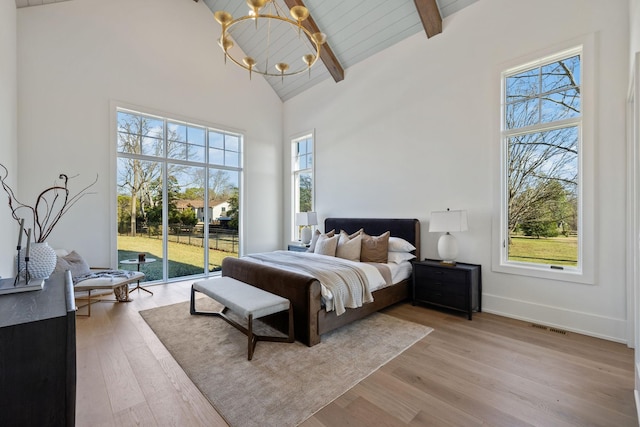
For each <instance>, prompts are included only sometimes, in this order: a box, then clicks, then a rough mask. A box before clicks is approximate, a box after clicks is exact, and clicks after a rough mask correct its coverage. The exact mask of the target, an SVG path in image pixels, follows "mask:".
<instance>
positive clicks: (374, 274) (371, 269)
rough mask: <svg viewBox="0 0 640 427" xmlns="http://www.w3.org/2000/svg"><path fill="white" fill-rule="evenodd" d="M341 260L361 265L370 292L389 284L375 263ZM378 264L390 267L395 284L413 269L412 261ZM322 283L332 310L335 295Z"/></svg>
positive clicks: (409, 274) (313, 255)
mask: <svg viewBox="0 0 640 427" xmlns="http://www.w3.org/2000/svg"><path fill="white" fill-rule="evenodd" d="M299 255H301V256H305V257H322V258H325V259H329V260H331V259H335V257H332V256H328V255H320V254H315V253H312V252H301V253H299ZM243 259H246V260H248V261H252V262H256V263H263V264H269V263H268V262H264V261H261V260H258V259H255V258H252V257H251V255H248V256H246V257H244V258H243ZM340 261H341V262H346V263H349V264H352V265H355V266H358V267H360V268H361V269H362V270H363V271H364V273H365V275H366V277H367V280H368V281H369V291H370V292H374V291H377V290H379V289H382V288H385V287H387V286H389V285H388V284H387V283H386V281H385V279H384V277H383V276H382V274H381V273H380V271H379V270H378V268H377V267H376V266H375V265H374V264H373V263H366V262H357V261H349V260H346V259H342V258H340ZM378 265H384V266H387V267H388V268H389V271H390V272H391V281H392V283H393V284H396V283H399V282H401V281H402V280H404V279H406V278H408V277H409V276H411V270H412V265H411V262H409V261H405V262H402V263H400V264H396V263H393V262H390V263H387V264H378ZM277 267H278V268H280V269H283V270H288V271H294V272H296V273H300V274H303V275H305V276H308V277H313V276H312V275H310V274H308V273H306V272H303V271H300V270H296V269H295V268H289V267H284V266H281V265H278V266H277ZM320 285H321V293H322V302H323V304H324V305H325V307H326V310H327V311H332V310H333V295H332V294H331V291H330V290H329V289H327V288H326V287H325V286H324V285H322V283H321V284H320Z"/></svg>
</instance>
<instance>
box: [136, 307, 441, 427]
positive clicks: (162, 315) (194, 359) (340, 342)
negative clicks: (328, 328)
mask: <svg viewBox="0 0 640 427" xmlns="http://www.w3.org/2000/svg"><path fill="white" fill-rule="evenodd" d="M197 305H198V310H202V309H211V310H217V309H219V308H220V306H219V305H217V303H215V302H214V301H213V300H211V299H209V298H202V299H199V300H198V302H197ZM205 305H209V307H206V306H205ZM140 314H141V315H142V317H143V318H144V319H145V320H146V322H147V323H148V324H149V326H150V327H151V329H152V330H153V331H154V332H155V334H156V335H157V336H158V338H159V339H160V341H162V343H163V344H164V345H165V347H166V348H167V349H168V350H169V352H170V353H171V355H172V356H173V357H174V358H175V359H176V361H177V362H178V363H179V364H180V366H181V367H182V369H184V371H185V372H186V374H187V375H188V376H189V378H191V380H192V381H193V382H194V384H195V385H196V386H197V387H198V388H199V389H200V391H202V393H203V394H204V395H205V396H206V397H207V398H208V399H209V401H210V402H211V404H212V405H213V406H214V407H215V408H216V410H217V411H218V412H219V413H220V415H222V416H223V417H224V419H225V420H226V421H227V423H229V425H230V426H233V427H235V426H242V427H245V426H296V425H298V424H300V423H301V422H303V421H304V420H305V419H307V418H308V417H310V416H311V415H313V414H314V413H315V412H317V411H318V410H320V409H322V408H323V407H324V406H326V405H327V404H328V403H330V402H332V401H333V400H334V399H336V398H337V397H339V396H340V395H342V394H343V393H344V392H346V391H347V390H349V389H350V388H351V387H353V386H354V385H356V384H357V383H358V382H360V381H361V380H362V379H364V378H365V377H367V376H368V375H369V374H371V373H372V372H374V371H375V370H377V369H378V368H379V367H380V366H382V365H384V364H385V363H387V362H388V361H390V360H391V359H393V358H394V357H396V356H397V355H399V354H400V353H402V352H403V351H404V350H405V349H407V348H408V347H410V346H411V345H413V344H414V343H416V342H417V341H419V340H420V339H422V338H423V337H425V336H426V335H427V334H429V333H430V332H431V331H432V329H431V328H429V327H426V326H422V325H418V324H416V323H411V322H407V321H404V320H401V319H397V318H395V317H392V316H388V315H385V314H381V313H374V314H372V315H370V316H368V317H366V318H364V319H362V320H360V321H357V322H355V323H352V324H350V325H347V326H344V327H342V328H340V329H338V330H336V331H333V332H330V333H328V334H325V335H323V336H322V342H321V343H320V344H318V345H316V346H313V347H307V346H305V345H304V344H301V343H299V342H295V343H293V344H289V343H274V342H263V341H260V342H258V344H257V346H256V350H255V353H254V356H253V360H251V361H248V360H247V338H246V336H245V335H243V334H242V333H240V332H239V331H238V330H236V329H235V328H233V327H232V326H231V325H229V324H227V323H226V322H224V321H223V320H222V319H220V318H215V317H207V316H191V315H190V314H189V303H188V302H184V303H178V304H173V305H169V306H165V307H158V308H154V309H151V310H144V311H141V312H140ZM263 327H264V326H263Z"/></svg>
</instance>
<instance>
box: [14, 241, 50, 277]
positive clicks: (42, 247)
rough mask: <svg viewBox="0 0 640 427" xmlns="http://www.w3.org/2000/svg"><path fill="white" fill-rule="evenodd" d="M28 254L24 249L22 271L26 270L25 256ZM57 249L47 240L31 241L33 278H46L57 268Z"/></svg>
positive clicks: (21, 256)
mask: <svg viewBox="0 0 640 427" xmlns="http://www.w3.org/2000/svg"><path fill="white" fill-rule="evenodd" d="M25 255H26V252H25V250H24V249H23V250H22V252H21V253H20V271H23V270H24V264H25V262H24V257H25ZM56 260H57V256H56V251H55V250H54V249H53V248H52V247H51V246H49V244H48V243H47V242H44V243H33V242H32V243H31V246H30V248H29V274H30V275H31V278H32V279H46V278H48V277H49V276H50V275H51V273H53V270H54V269H55V268H56Z"/></svg>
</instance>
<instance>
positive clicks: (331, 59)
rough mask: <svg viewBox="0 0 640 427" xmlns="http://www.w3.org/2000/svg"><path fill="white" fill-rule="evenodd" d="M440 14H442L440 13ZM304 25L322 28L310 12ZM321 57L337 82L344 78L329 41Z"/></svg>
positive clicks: (297, 0) (290, 1)
mask: <svg viewBox="0 0 640 427" xmlns="http://www.w3.org/2000/svg"><path fill="white" fill-rule="evenodd" d="M416 1H417V0H416ZM284 2H285V4H286V5H287V7H288V8H289V9H291V8H292V7H293V6H304V3H303V2H302V0H284ZM433 2H434V3H435V0H433ZM305 7H306V6H305ZM436 9H437V7H436ZM438 16H440V15H439V14H438ZM302 26H303V27H305V28H306V29H307V30H309V31H310V32H311V34H313V33H317V32H320V29H319V28H318V25H317V24H316V22H315V21H314V20H313V18H312V17H311V14H309V17H308V18H307V19H305V20H304V21H302ZM320 59H321V60H322V62H323V63H324V66H325V67H327V70H329V73H331V76H332V77H333V80H335V81H336V83H337V82H339V81H341V80H344V70H343V69H342V65H340V62H339V61H338V58H336V56H335V55H334V54H333V51H332V50H331V47H330V46H329V43H328V42H327V43H325V44H323V45H322V47H321V48H320Z"/></svg>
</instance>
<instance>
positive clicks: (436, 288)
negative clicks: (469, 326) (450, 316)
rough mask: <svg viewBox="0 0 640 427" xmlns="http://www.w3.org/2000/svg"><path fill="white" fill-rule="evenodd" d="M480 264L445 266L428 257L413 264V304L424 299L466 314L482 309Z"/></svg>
mask: <svg viewBox="0 0 640 427" xmlns="http://www.w3.org/2000/svg"><path fill="white" fill-rule="evenodd" d="M480 269H481V266H480V265H477V264H465V263H462V262H459V263H457V264H455V265H445V264H442V263H441V262H440V261H437V260H429V259H425V260H424V261H415V262H414V263H413V305H415V304H416V302H422V303H427V304H432V305H437V306H441V307H446V308H450V309H453V310H459V311H463V312H465V313H467V317H468V318H469V320H471V317H472V313H473V311H474V310H476V311H482V274H481V272H480Z"/></svg>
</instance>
